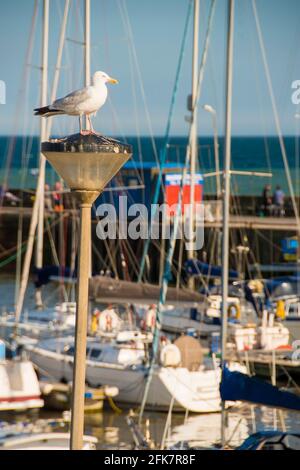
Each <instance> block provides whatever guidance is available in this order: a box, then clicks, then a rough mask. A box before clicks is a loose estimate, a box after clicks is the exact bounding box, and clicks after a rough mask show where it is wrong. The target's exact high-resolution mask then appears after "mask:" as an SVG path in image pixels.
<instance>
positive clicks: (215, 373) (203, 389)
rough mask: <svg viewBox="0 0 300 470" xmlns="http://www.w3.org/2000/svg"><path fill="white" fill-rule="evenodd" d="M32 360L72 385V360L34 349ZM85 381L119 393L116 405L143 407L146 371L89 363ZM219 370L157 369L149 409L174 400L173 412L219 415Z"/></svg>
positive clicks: (167, 405) (57, 354)
mask: <svg viewBox="0 0 300 470" xmlns="http://www.w3.org/2000/svg"><path fill="white" fill-rule="evenodd" d="M28 350H29V353H30V358H31V360H32V361H33V362H34V363H35V364H36V365H37V366H38V367H40V368H41V370H42V371H46V372H47V374H49V375H50V376H51V377H53V378H54V379H55V380H57V381H62V380H64V381H67V382H69V381H72V369H73V358H72V357H71V356H66V355H64V354H59V353H55V352H52V351H48V350H45V349H41V348H38V347H35V346H29V347H28ZM86 367H87V368H86V381H87V383H88V385H89V386H91V387H99V386H103V385H109V386H115V387H117V388H118V389H119V394H118V396H117V397H116V401H117V402H119V403H126V404H129V405H138V404H140V403H141V401H142V398H143V394H144V390H145V385H146V380H147V376H146V374H147V369H146V368H144V367H142V366H136V367H135V368H133V367H124V366H122V365H118V364H106V363H101V362H99V363H97V362H96V361H89V360H88V361H87V362H86ZM219 383H220V370H219V369H217V370H199V371H195V372H191V371H189V370H187V369H186V368H182V367H176V368H173V367H160V366H156V367H155V368H154V372H153V377H152V380H151V385H150V389H149V393H148V398H147V403H146V406H147V408H148V409H156V410H168V409H169V407H170V403H171V400H172V397H173V396H174V399H175V401H174V407H173V409H174V411H184V410H189V411H190V412H194V413H210V412H218V411H220V394H219Z"/></svg>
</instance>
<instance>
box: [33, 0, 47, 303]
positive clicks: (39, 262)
mask: <svg viewBox="0 0 300 470" xmlns="http://www.w3.org/2000/svg"><path fill="white" fill-rule="evenodd" d="M48 41H49V0H44V1H43V39H42V84H41V107H42V106H46V105H47V88H48ZM46 132H47V122H46V120H45V119H41V127H40V140H41V142H43V141H44V140H46V138H47V135H46ZM45 170H46V159H45V157H44V155H43V154H42V153H41V154H40V165H39V172H40V176H41V179H42V184H41V188H40V194H39V215H38V229H37V245H36V263H35V264H36V267H37V268H42V267H43V249H44V246H43V245H44V243H43V242H44V208H45V204H44V189H45ZM42 304H43V302H42V295H41V289H37V290H36V306H37V307H41V306H42Z"/></svg>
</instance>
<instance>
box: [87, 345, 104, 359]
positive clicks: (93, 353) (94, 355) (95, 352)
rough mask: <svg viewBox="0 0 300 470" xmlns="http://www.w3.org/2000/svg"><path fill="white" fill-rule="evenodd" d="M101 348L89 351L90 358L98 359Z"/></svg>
mask: <svg viewBox="0 0 300 470" xmlns="http://www.w3.org/2000/svg"><path fill="white" fill-rule="evenodd" d="M101 353H102V350H101V349H95V348H93V349H92V350H91V353H90V359H99V357H100V356H101Z"/></svg>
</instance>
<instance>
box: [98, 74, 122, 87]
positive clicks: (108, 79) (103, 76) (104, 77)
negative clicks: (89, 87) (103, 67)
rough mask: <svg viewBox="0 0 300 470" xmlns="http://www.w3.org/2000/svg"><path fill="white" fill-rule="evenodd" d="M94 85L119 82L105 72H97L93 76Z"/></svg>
mask: <svg viewBox="0 0 300 470" xmlns="http://www.w3.org/2000/svg"><path fill="white" fill-rule="evenodd" d="M93 83H94V85H97V84H100V83H119V82H118V80H116V79H115V78H111V77H110V76H109V75H107V73H105V72H100V71H98V72H95V73H94V75H93Z"/></svg>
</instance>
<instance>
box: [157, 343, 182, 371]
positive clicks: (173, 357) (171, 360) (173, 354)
mask: <svg viewBox="0 0 300 470" xmlns="http://www.w3.org/2000/svg"><path fill="white" fill-rule="evenodd" d="M160 363H161V365H162V366H163V367H178V366H179V365H180V363H181V353H180V349H179V348H178V347H177V346H175V344H167V345H166V346H164V347H163V348H162V350H161V353H160Z"/></svg>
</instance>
